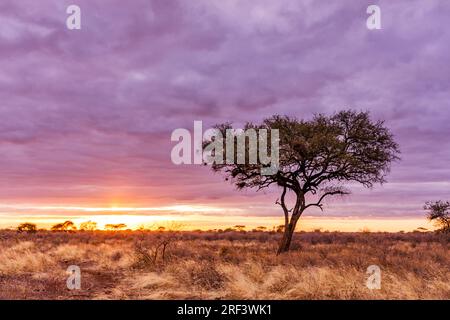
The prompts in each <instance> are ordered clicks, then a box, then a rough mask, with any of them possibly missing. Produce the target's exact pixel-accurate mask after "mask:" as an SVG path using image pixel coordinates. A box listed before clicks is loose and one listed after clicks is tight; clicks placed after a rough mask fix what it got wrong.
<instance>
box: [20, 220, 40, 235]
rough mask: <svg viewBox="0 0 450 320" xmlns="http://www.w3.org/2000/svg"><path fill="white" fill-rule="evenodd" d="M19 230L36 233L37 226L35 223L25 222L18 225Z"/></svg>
mask: <svg viewBox="0 0 450 320" xmlns="http://www.w3.org/2000/svg"><path fill="white" fill-rule="evenodd" d="M17 231H19V232H29V233H35V232H36V231H37V227H36V224H34V223H30V222H24V223H21V224H19V225H18V226H17Z"/></svg>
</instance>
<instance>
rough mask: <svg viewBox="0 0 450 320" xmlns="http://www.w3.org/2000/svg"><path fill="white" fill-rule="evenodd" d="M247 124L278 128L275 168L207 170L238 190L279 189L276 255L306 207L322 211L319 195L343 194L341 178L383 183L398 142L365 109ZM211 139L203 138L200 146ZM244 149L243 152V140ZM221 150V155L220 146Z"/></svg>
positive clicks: (287, 245)
mask: <svg viewBox="0 0 450 320" xmlns="http://www.w3.org/2000/svg"><path fill="white" fill-rule="evenodd" d="M216 128H217V129H219V130H220V131H221V133H222V135H223V136H225V135H226V131H227V129H232V126H231V125H230V124H229V123H225V124H222V125H218V126H216ZM252 128H253V129H256V130H257V129H266V130H267V132H268V133H269V135H270V131H271V130H273V129H278V130H279V139H280V142H279V148H280V149H279V157H280V159H279V162H280V163H279V168H278V171H277V172H275V173H274V174H272V175H261V168H264V167H266V165H264V164H262V163H261V161H259V159H258V163H257V164H251V163H249V162H248V160H247V159H246V160H247V161H246V163H244V164H236V163H223V164H218V163H213V164H212V169H213V170H214V171H215V172H222V173H224V174H225V177H226V180H229V179H230V180H232V181H233V182H234V183H235V185H236V187H237V188H238V190H241V189H245V188H255V189H257V190H262V189H265V188H269V187H273V186H276V187H278V188H280V189H281V197H280V198H279V199H278V200H277V201H276V204H279V205H280V206H281V208H282V210H283V213H284V230H283V237H282V239H281V241H280V244H279V248H278V254H279V253H283V252H286V251H288V250H289V248H290V245H291V240H292V236H293V233H294V231H295V228H296V225H297V222H298V220H299V218H300V217H301V215H302V214H303V213H304V212H305V211H306V210H307V209H309V208H311V207H317V208H320V209H321V210H322V209H323V201H324V199H325V198H328V197H330V196H336V195H345V194H349V191H348V190H347V189H345V186H344V184H345V183H346V182H356V183H359V184H361V185H363V186H364V187H367V188H372V187H373V185H374V184H376V183H380V184H381V183H383V182H385V176H386V175H387V173H388V172H389V171H390V164H391V162H392V161H394V160H397V159H399V157H398V154H399V147H398V145H397V143H396V142H395V141H394V138H393V135H392V134H391V132H390V131H389V130H388V129H387V128H386V127H385V126H384V122H383V121H376V122H373V121H371V119H370V117H369V113H368V112H356V111H352V110H348V111H341V112H338V113H336V114H334V115H332V116H325V115H321V114H319V115H316V116H314V117H313V119H312V120H310V121H305V120H297V119H295V118H291V117H288V116H279V115H275V116H272V117H270V118H268V119H265V120H264V121H263V123H262V124H260V125H255V124H252V123H247V124H246V126H245V129H252ZM212 141H213V139H211V140H210V141H205V142H204V146H207V145H208V143H210V142H212ZM244 141H246V140H244ZM245 150H246V154H247V155H248V151H249V145H248V142H247V143H246V146H245ZM234 151H236V148H234ZM222 152H223V154H224V155H225V154H226V152H227V151H226V145H224V147H223V150H222ZM246 158H248V157H246ZM288 194H289V195H290V196H292V198H293V205H292V206H291V207H290V206H289V205H288V203H287V196H288ZM311 198H314V200H313V199H311Z"/></svg>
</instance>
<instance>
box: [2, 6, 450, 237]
mask: <svg viewBox="0 0 450 320" xmlns="http://www.w3.org/2000/svg"><path fill="white" fill-rule="evenodd" d="M70 4H77V5H78V6H79V7H80V8H81V27H82V28H81V30H68V29H67V27H66V18H67V16H68V15H67V14H66V8H67V7H68V6H69V5H70ZM369 4H377V5H379V6H380V8H381V24H382V29H381V30H368V29H367V27H366V19H367V17H368V14H367V13H366V8H367V6H368V5H369ZM449 16H450V4H449V3H448V2H447V1H444V0H427V1H423V0H414V1H413V0H402V1H400V0H398V1H382V0H380V1H354V0H351V1H350V0H346V1H342V0H339V1H338V0H334V1H312V0H286V1H277V0H255V1H249V0H246V1H243V0H192V1H182V0H145V1H144V0H133V1H126V2H124V1H120V0H110V1H100V0H70V1H65V0H40V1H35V0H2V1H1V3H0V155H1V156H0V220H1V219H4V220H5V221H6V220H8V222H7V223H12V222H11V221H12V220H13V219H16V218H17V219H18V217H21V216H23V215H27V216H36V217H37V216H56V215H57V216H58V217H59V216H64V215H78V214H81V215H84V214H85V215H89V214H92V209H93V210H94V212H96V213H97V214H107V213H108V210H107V209H111V208H116V209H117V210H118V211H117V212H120V214H137V213H139V214H140V215H144V216H145V215H147V216H152V215H166V214H168V215H170V214H192V215H197V216H201V217H202V216H203V217H206V218H205V219H209V220H212V221H213V220H214V217H215V216H225V217H233V216H234V215H239V216H250V217H254V219H255V221H259V220H258V219H262V220H263V219H266V218H267V217H280V212H279V211H280V210H279V207H277V206H276V205H275V204H274V202H275V200H276V198H277V192H276V190H273V191H270V192H266V193H265V194H262V193H261V194H258V193H255V192H253V191H247V192H237V191H236V190H235V188H234V187H233V186H232V185H231V184H230V183H229V182H224V181H223V179H222V177H221V176H220V175H217V174H213V173H211V172H210V171H209V170H208V168H205V167H197V166H175V165H174V164H173V163H172V162H171V159H170V150H171V148H172V147H173V145H174V143H172V142H171V141H170V134H171V132H172V131H173V130H174V129H176V128H187V129H190V130H192V127H193V121H194V120H202V121H203V123H204V126H210V125H213V124H215V123H220V122H225V121H232V122H234V123H236V124H237V125H240V124H242V123H244V122H246V121H259V120H261V119H263V118H264V117H267V116H270V115H272V114H275V113H276V114H286V115H291V116H296V117H298V118H310V117H311V116H312V114H314V113H319V112H321V113H332V112H334V111H336V110H340V109H344V108H353V109H357V110H369V111H370V112H371V114H372V116H373V118H374V119H384V120H385V121H386V124H387V125H388V126H389V127H390V128H391V130H392V132H393V133H394V134H395V137H396V139H397V140H398V142H399V144H400V147H401V151H402V155H401V157H402V161H401V162H399V163H397V164H395V165H394V166H393V167H392V172H391V174H390V175H389V177H388V183H386V184H385V185H383V186H376V187H375V188H374V189H373V190H364V189H362V188H360V187H358V186H350V188H351V189H352V191H353V194H352V195H351V196H348V197H346V198H344V199H333V200H332V201H329V202H328V203H327V206H326V210H325V213H318V212H314V211H312V212H310V213H309V214H308V215H309V216H311V217H314V216H316V217H325V216H326V217H333V219H337V220H339V219H340V218H342V219H346V218H349V217H353V218H355V217H358V218H361V219H368V218H387V217H389V218H395V219H403V218H404V219H407V218H408V219H409V218H417V219H423V216H424V212H423V210H422V206H423V203H424V202H425V201H426V200H434V199H450V191H449V190H450V183H449V181H450V168H449V165H448V164H449V162H450V139H449V138H448V137H449V136H450V125H449V120H450V90H449V88H450V55H449V53H448V48H449V43H450V29H449V28H448V27H447V26H448V17H449ZM86 208H90V210H91V211H89V210H87V209H86ZM120 208H123V209H120ZM117 212H116V213H117ZM109 213H111V212H109ZM259 217H261V218H259ZM222 218H223V217H222ZM231 219H233V221H234V222H235V220H236V218H231ZM262 220H260V221H262ZM280 221H281V220H280ZM5 223H6V222H5ZM255 223H256V222H255ZM418 226H420V225H418ZM369 227H370V226H369ZM399 228H400V229H401V227H399Z"/></svg>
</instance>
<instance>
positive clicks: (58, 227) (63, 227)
mask: <svg viewBox="0 0 450 320" xmlns="http://www.w3.org/2000/svg"><path fill="white" fill-rule="evenodd" d="M51 230H52V231H75V230H77V227H76V226H75V223H73V222H72V221H69V220H67V221H64V222H63V223H58V224H55V225H54V226H52V228H51Z"/></svg>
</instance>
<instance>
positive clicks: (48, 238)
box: [0, 230, 450, 299]
mask: <svg viewBox="0 0 450 320" xmlns="http://www.w3.org/2000/svg"><path fill="white" fill-rule="evenodd" d="M279 237H280V234H277V233H269V232H226V233H214V232H140V231H133V232H130V231H123V232H101V231H94V232H73V233H68V232H49V231H39V232H37V233H17V232H15V231H8V230H4V231H0V289H1V290H0V299H450V282H449V274H450V272H449V271H450V254H449V236H448V235H445V234H435V233H418V232H416V233H404V234H402V233H395V234H393V233H333V232H330V233H328V232H315V233H314V232H312V233H298V234H296V235H295V240H294V242H293V245H292V251H291V252H290V253H287V254H283V255H280V256H276V255H275V252H276V246H277V242H278V240H279ZM163 251H164V253H163ZM155 252H156V254H155ZM373 264H375V265H378V266H379V267H380V268H381V270H382V283H381V289H380V290H369V289H368V288H367V287H366V278H367V275H366V269H367V267H368V266H369V265H373ZM70 265H77V266H79V267H80V268H81V289H80V290H69V289H67V286H66V279H67V277H68V275H67V273H66V269H67V267H68V266H70Z"/></svg>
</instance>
